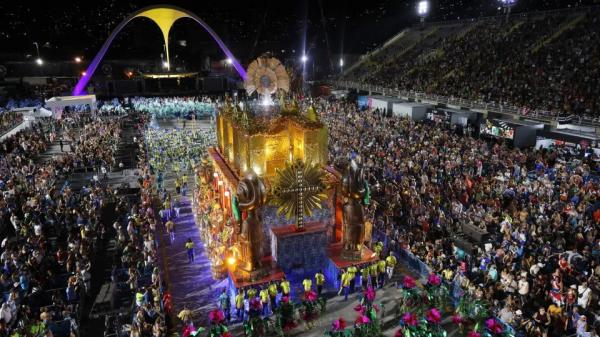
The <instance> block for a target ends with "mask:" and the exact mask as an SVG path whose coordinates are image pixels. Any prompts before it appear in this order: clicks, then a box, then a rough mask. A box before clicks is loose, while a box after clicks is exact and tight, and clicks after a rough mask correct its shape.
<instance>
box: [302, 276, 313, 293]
mask: <svg viewBox="0 0 600 337" xmlns="http://www.w3.org/2000/svg"><path fill="white" fill-rule="evenodd" d="M302 286H304V294H306V293H307V292H309V291H310V290H311V288H312V280H311V279H309V278H305V279H304V280H303V281H302Z"/></svg>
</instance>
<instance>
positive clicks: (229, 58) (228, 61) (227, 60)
mask: <svg viewBox="0 0 600 337" xmlns="http://www.w3.org/2000/svg"><path fill="white" fill-rule="evenodd" d="M225 63H227V65H232V64H233V60H232V59H231V57H228V58H227V59H226V60H225Z"/></svg>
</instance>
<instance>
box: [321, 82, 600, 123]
mask: <svg viewBox="0 0 600 337" xmlns="http://www.w3.org/2000/svg"><path fill="white" fill-rule="evenodd" d="M331 84H333V85H335V86H338V87H342V88H352V89H357V90H362V91H367V92H377V93H381V94H383V95H390V96H394V97H401V98H404V99H412V100H417V101H422V102H425V103H433V104H440V103H441V104H446V105H455V106H459V107H461V108H468V109H470V110H474V111H477V110H481V111H487V112H493V113H498V114H503V115H508V116H511V118H512V117H523V118H527V119H529V120H536V121H539V122H543V123H548V124H551V123H553V122H557V121H558V119H559V116H558V112H555V111H543V110H532V111H531V112H529V113H527V114H523V113H521V112H522V111H523V109H521V108H519V107H516V106H513V105H503V104H498V103H486V102H476V101H471V100H467V99H464V98H459V97H448V96H442V95H435V94H426V93H421V92H414V91H406V90H400V89H393V88H386V87H382V86H378V85H372V84H364V83H357V82H352V81H331ZM573 124H576V125H584V126H594V127H596V126H600V120H598V119H597V118H592V119H589V118H582V119H580V120H579V123H573Z"/></svg>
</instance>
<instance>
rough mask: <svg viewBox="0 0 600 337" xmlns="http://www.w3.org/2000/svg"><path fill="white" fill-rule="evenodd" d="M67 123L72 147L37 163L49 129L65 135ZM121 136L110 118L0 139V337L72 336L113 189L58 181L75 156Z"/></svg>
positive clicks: (100, 149) (49, 125)
mask: <svg viewBox="0 0 600 337" xmlns="http://www.w3.org/2000/svg"><path fill="white" fill-rule="evenodd" d="M72 127H74V128H77V130H75V133H77V134H79V140H78V142H77V144H75V145H74V148H73V152H69V153H59V154H58V155H55V156H53V157H52V158H50V159H49V160H47V161H44V160H38V155H40V154H42V153H44V152H45V151H46V149H47V147H48V143H49V141H50V139H49V135H50V134H52V133H53V132H57V133H69V132H71V128H72ZM52 130H54V131H52ZM118 139H119V125H118V123H116V122H114V121H95V122H94V123H93V124H92V123H90V124H86V125H85V126H84V127H83V129H79V127H78V125H76V124H70V123H61V122H60V121H54V120H50V121H45V122H39V123H37V122H36V123H34V125H33V126H32V127H31V128H30V129H26V130H23V131H21V132H19V133H17V134H15V135H13V136H11V137H9V138H8V139H6V140H4V141H3V142H2V144H1V148H0V152H1V154H2V158H1V159H0V191H1V192H2V193H1V194H0V204H1V207H0V210H1V211H2V221H1V225H2V226H1V231H2V233H3V240H2V243H1V245H0V251H1V254H0V261H1V263H2V270H1V273H0V287H1V289H2V293H3V298H2V302H3V303H2V311H1V312H0V335H1V336H9V335H10V336H31V335H33V336H52V332H54V334H55V335H65V336H76V335H77V333H78V322H77V318H78V317H79V313H80V311H81V306H80V304H81V300H83V299H84V298H85V297H86V296H88V295H89V291H90V287H91V274H90V269H91V261H92V257H93V255H94V253H95V248H96V241H97V240H98V239H99V238H102V237H103V236H104V235H105V233H106V231H105V229H104V227H103V225H102V224H101V222H100V221H99V217H100V213H101V210H102V207H103V205H104V203H105V202H106V200H107V199H109V198H111V196H112V190H111V189H110V187H107V186H102V185H100V184H97V183H94V182H93V181H92V182H91V183H90V184H89V185H88V186H86V187H84V188H82V189H81V190H80V191H75V190H72V189H71V188H69V187H68V186H66V185H65V186H63V187H60V186H58V185H57V184H56V183H57V181H58V180H61V179H63V178H64V177H66V176H68V174H69V173H70V172H72V171H73V170H74V165H75V163H76V162H77V161H79V160H82V159H83V158H86V157H94V158H95V157H97V156H98V155H100V154H103V153H107V152H106V151H108V152H110V151H111V149H112V147H111V146H109V144H114V143H116V142H117V141H118ZM108 155H110V153H108Z"/></svg>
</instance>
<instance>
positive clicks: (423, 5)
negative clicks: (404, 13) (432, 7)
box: [417, 0, 429, 18]
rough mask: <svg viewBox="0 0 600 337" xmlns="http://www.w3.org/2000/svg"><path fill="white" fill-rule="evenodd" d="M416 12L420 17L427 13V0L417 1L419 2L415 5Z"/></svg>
mask: <svg viewBox="0 0 600 337" xmlns="http://www.w3.org/2000/svg"><path fill="white" fill-rule="evenodd" d="M417 14H419V16H420V17H422V18H424V17H426V16H427V14H429V1H427V0H421V1H419V4H418V5H417Z"/></svg>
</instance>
